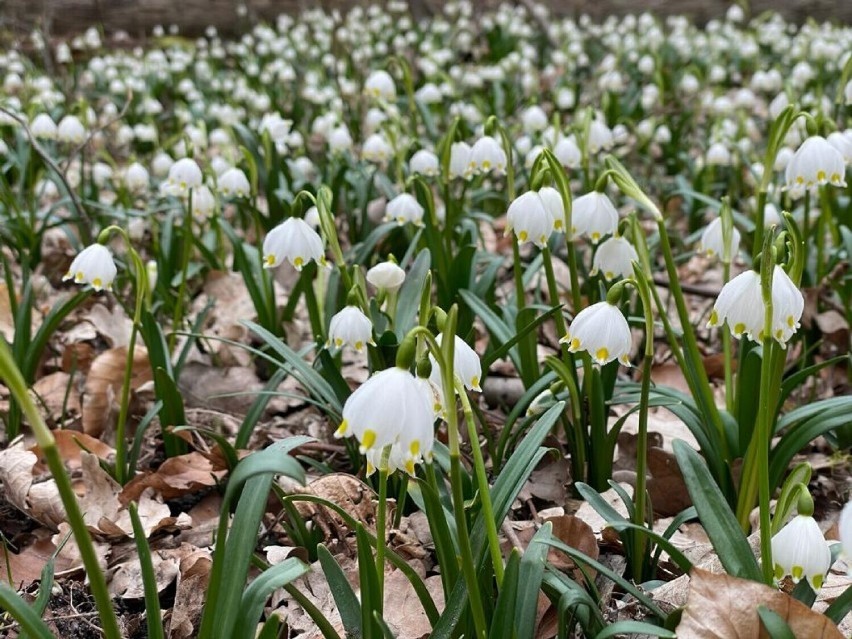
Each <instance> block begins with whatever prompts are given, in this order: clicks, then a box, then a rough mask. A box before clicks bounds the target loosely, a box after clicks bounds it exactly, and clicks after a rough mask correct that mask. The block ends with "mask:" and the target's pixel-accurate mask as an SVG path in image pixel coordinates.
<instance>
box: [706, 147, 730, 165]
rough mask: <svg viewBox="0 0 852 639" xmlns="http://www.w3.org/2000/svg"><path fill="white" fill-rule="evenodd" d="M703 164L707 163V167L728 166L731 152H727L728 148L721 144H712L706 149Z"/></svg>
mask: <svg viewBox="0 0 852 639" xmlns="http://www.w3.org/2000/svg"><path fill="white" fill-rule="evenodd" d="M705 162H707V164H708V165H709V166H730V164H731V152H730V151H729V150H728V147H727V146H725V145H724V144H722V143H721V142H714V143H713V144H711V145H710V148H709V149H707V155H706V158H705Z"/></svg>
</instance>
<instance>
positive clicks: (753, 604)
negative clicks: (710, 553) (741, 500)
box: [677, 568, 842, 639]
mask: <svg viewBox="0 0 852 639" xmlns="http://www.w3.org/2000/svg"><path fill="white" fill-rule="evenodd" d="M760 605H763V606H766V607H767V608H769V609H770V610H773V611H774V612H776V613H777V614H778V615H779V616H780V617H781V618H782V619H784V620H785V621H786V622H787V624H788V625H789V626H790V630H792V631H793V634H794V635H795V636H796V637H808V638H809V639H842V635H841V634H840V631H839V630H838V629H837V626H835V625H834V624H833V623H832V622H831V620H830V619H828V617H826V616H825V615H821V614H819V613H818V612H814V611H813V610H811V609H810V608H808V607H807V606H805V605H804V604H802V603H800V602H798V601H796V600H795V599H793V598H792V597H790V596H789V595H787V594H785V593H783V592H779V591H777V590H775V589H773V588H770V587H769V586H766V585H764V584H761V583H758V582H755V581H747V580H745V579H738V578H737V577H732V576H730V575H726V574H714V573H712V572H708V571H706V570H701V569H700V568H693V569H692V571H691V572H690V586H689V598H688V599H687V602H686V608H685V609H684V611H683V617H682V618H681V621H680V624H678V627H677V634H678V636H679V637H690V638H691V639H753V638H754V637H768V636H769V635H768V634H767V633H766V631H765V630H764V629H763V627H762V624H761V623H760V618H759V617H758V614H757V607H758V606H760Z"/></svg>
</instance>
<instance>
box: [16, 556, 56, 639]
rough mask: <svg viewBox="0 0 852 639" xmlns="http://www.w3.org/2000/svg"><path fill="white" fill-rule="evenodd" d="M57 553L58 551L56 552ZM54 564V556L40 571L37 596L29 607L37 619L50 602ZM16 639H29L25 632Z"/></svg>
mask: <svg viewBox="0 0 852 639" xmlns="http://www.w3.org/2000/svg"><path fill="white" fill-rule="evenodd" d="M56 552H57V553H58V552H59V550H57V551H56ZM55 564H56V555H55V554H54V556H52V557H51V558H50V559H48V561H47V563H46V564H45V565H44V568H42V569H41V577H40V578H39V584H38V596H37V597H36V600H35V601H34V602H33V605H32V606H31V608H32V611H33V612H34V613H35V614H36V615H37V616H39V617H41V616H42V615H44V611H45V610H47V604H48V602H49V601H50V595H51V592H50V591H51V589H52V588H53V571H54V567H55ZM18 639H31V638H30V636H29V634H28V633H27V632H26V630H22V631H21V634H19V635H18Z"/></svg>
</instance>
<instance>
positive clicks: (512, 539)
mask: <svg viewBox="0 0 852 639" xmlns="http://www.w3.org/2000/svg"><path fill="white" fill-rule="evenodd" d="M500 528H501V529H502V530H503V534H504V535H506V539H508V540H509V543H511V544H512V547H513V548H517V549H518V550H519V551H520V553H521V554H522V555H523V554H524V545H523V544H522V543H521V540H520V539H519V538H518V535H517V534H515V531H514V530H513V529H512V522H510V521H509V520H508V519H505V520H503V525H502V526H501V527H500Z"/></svg>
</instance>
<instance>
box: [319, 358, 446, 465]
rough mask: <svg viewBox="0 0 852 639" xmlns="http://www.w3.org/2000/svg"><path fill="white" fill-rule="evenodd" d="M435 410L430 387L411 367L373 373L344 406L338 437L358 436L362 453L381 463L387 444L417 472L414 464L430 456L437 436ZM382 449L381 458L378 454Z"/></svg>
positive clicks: (398, 459)
mask: <svg viewBox="0 0 852 639" xmlns="http://www.w3.org/2000/svg"><path fill="white" fill-rule="evenodd" d="M434 422H435V413H434V411H433V399H432V397H431V396H430V393H429V391H428V386H426V385H424V384H423V383H422V382H419V381H418V378H416V377H415V376H414V375H412V374H411V373H410V372H409V371H408V370H407V369H404V368H399V367H398V366H393V367H391V368H388V369H386V370H383V371H380V372H378V373H376V374H375V375H373V376H372V377H371V378H370V379H368V380H367V381H366V382H364V383H363V384H361V386H359V387H358V388H357V389H356V390H355V392H353V393H352V394H351V395H350V396H349V399H347V400H346V403H345V404H344V405H343V421H342V422H341V423H340V427H339V428H338V429H337V432H335V434H334V436H335V437H347V436H350V435H354V436H355V437H356V438H357V439H358V442H359V444H360V450H361V453H362V454H366V455H367V459H368V461H369V462H370V463H371V464H372V465H373V466H377V465H378V463H377V462H378V460H379V458H380V456H381V451H382V449H383V448H384V447H385V446H395V447H397V449H396V455H394V449H393V448H392V449H391V457H392V458H393V460H392V461H393V463H394V465H395V466H396V467H404V468H405V469H406V470H407V471H408V472H410V473H413V472H414V464H415V463H417V462H419V461H420V460H421V459H423V457H424V455H425V456H426V458H427V460H428V456H429V455H430V453H431V450H432V442H433V439H434ZM377 451H378V453H379V457H376V452H377Z"/></svg>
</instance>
